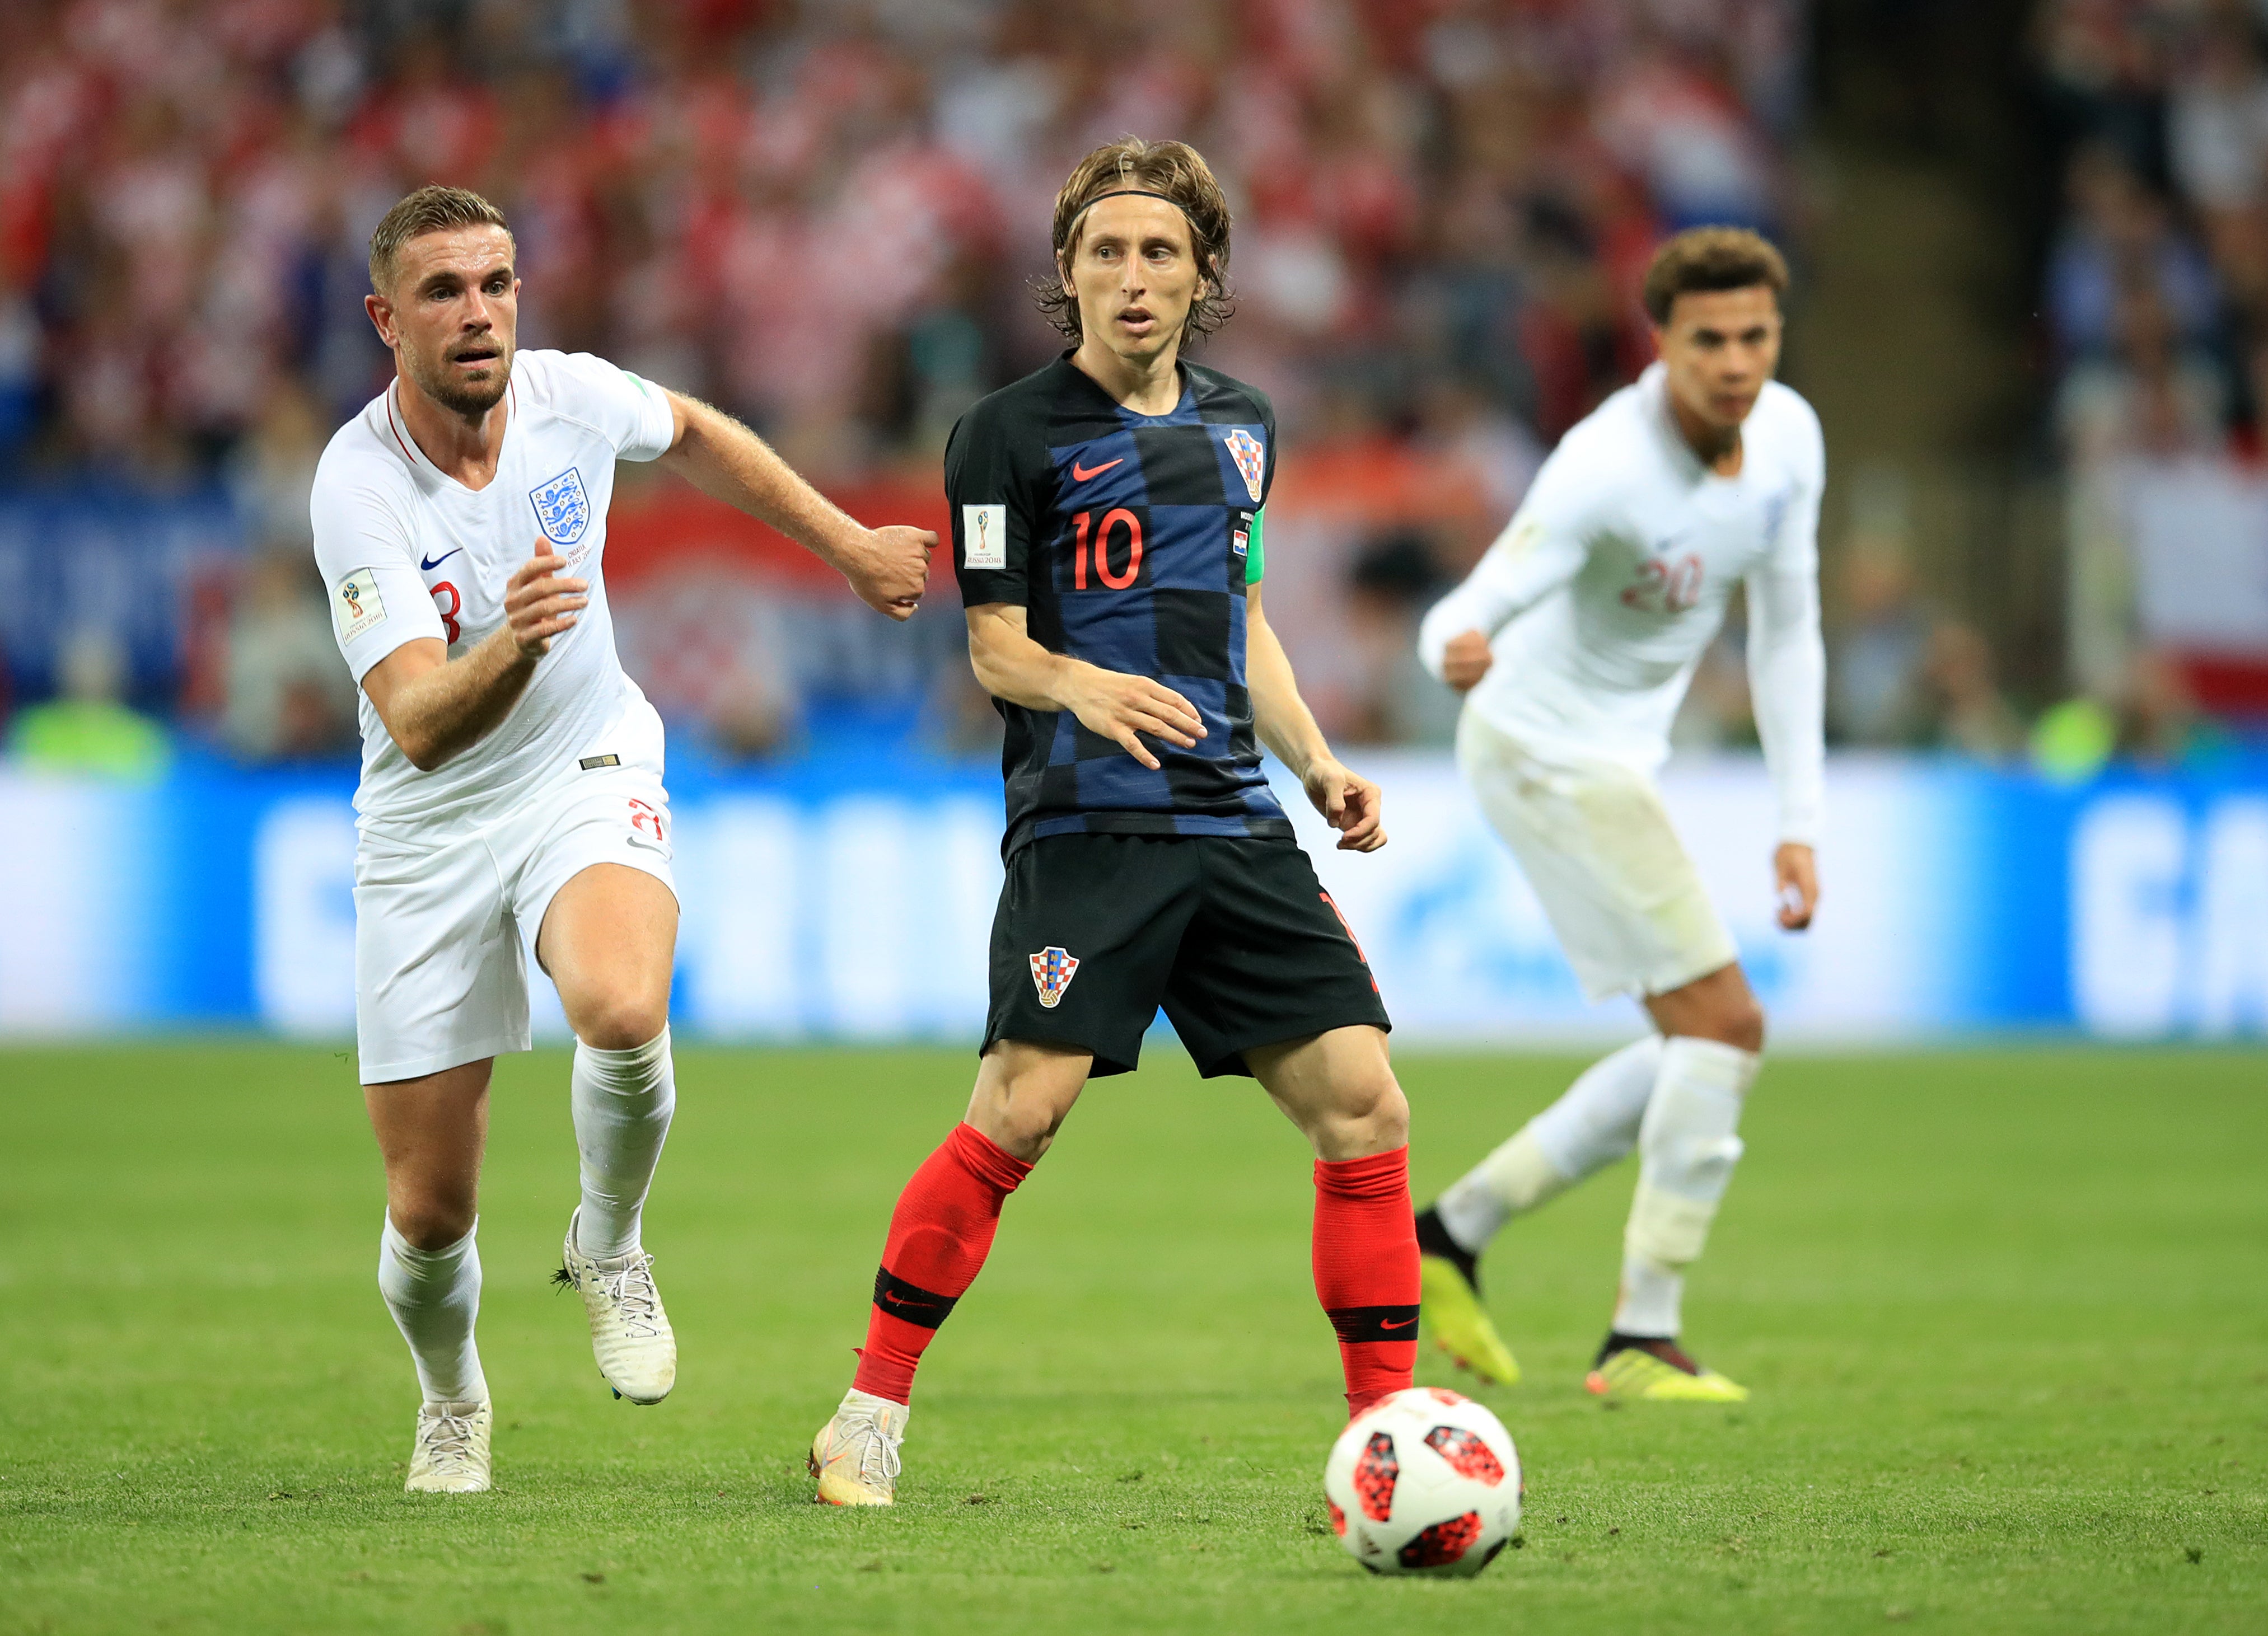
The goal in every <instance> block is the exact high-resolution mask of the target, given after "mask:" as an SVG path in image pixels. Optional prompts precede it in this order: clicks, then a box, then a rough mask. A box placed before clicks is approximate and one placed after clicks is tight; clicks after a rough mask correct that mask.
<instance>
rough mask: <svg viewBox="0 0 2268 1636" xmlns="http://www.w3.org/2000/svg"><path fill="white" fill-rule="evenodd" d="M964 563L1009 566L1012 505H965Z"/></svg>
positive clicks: (963, 530)
mask: <svg viewBox="0 0 2268 1636" xmlns="http://www.w3.org/2000/svg"><path fill="white" fill-rule="evenodd" d="M1007 566H1008V508H1007V507H1006V506H1005V505H965V506H963V507H961V567H963V568H989V569H1005V568H1006V567H1007Z"/></svg>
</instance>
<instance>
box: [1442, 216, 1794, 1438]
mask: <svg viewBox="0 0 2268 1636" xmlns="http://www.w3.org/2000/svg"><path fill="white" fill-rule="evenodd" d="M1786 288H1787V268H1786V263H1785V262H1784V261H1783V260H1781V258H1780V255H1779V253H1778V251H1776V250H1774V249H1773V248H1772V247H1771V245H1769V244H1767V243H1766V242H1765V241H1764V239H1762V238H1758V237H1757V236H1756V234H1754V233H1750V232H1747V231H1738V230H1734V229H1730V228H1701V229H1696V230H1695V231H1690V232H1687V233H1683V234H1681V235H1679V236H1678V237H1677V238H1673V239H1672V240H1670V242H1669V243H1668V245H1666V246H1663V247H1662V249H1661V253H1659V254H1658V255H1657V256H1656V258H1655V259H1654V261H1653V266H1652V267H1651V268H1649V269H1648V271H1647V275H1646V312H1647V315H1648V316H1649V317H1650V318H1651V319H1653V325H1654V338H1655V342H1656V345H1657V347H1658V348H1659V351H1660V353H1661V360H1660V362H1658V363H1655V364H1653V366H1652V367H1651V368H1649V369H1648V370H1646V373H1645V375H1644V376H1642V377H1641V378H1639V380H1638V383H1637V384H1636V385H1632V386H1629V387H1626V388H1624V390H1623V391H1621V392H1616V394H1615V395H1614V396H1613V397H1612V398H1610V399H1609V400H1607V401H1606V402H1605V403H1604V404H1602V405H1601V406H1600V407H1599V408H1598V409H1597V411H1596V412H1595V413H1594V414H1593V415H1590V416H1589V418H1587V420H1585V421H1584V422H1582V423H1581V424H1580V425H1579V426H1577V427H1575V428H1574V429H1572V431H1570V432H1569V433H1568V434H1567V436H1566V437H1565V439H1563V440H1562V441H1561V443H1560V444H1559V447H1558V448H1557V450H1556V451H1553V453H1552V455H1551V458H1550V459H1549V460H1548V461H1546V462H1545V463H1544V466H1543V470H1542V471H1541V472H1539V473H1537V474H1536V479H1535V486H1534V487H1533V488H1531V489H1530V490H1529V492H1528V497H1527V499H1526V500H1525V501H1524V502H1523V503H1521V507H1520V510H1519V512H1518V513H1517V514H1516V515H1515V516H1514V517H1513V519H1512V522H1511V524H1510V525H1508V526H1507V527H1506V530H1505V532H1504V533H1503V535H1502V536H1501V537H1500V538H1499V539H1498V540H1497V542H1496V544H1495V545H1494V546H1492V547H1491V548H1490V550H1489V552H1488V554H1487V555H1485V556H1484V558H1482V560H1481V561H1480V564H1479V565H1478V566H1477V567H1476V568H1475V569H1474V570H1473V572H1472V574H1471V576H1469V578H1468V579H1467V580H1466V581H1465V583H1463V584H1462V585H1461V586H1459V587H1458V588H1457V589H1456V590H1455V591H1452V592H1451V593H1450V594H1449V595H1448V596H1447V598H1444V599H1443V600H1442V601H1441V602H1440V605H1437V606H1436V607H1434V608H1433V610H1432V612H1431V613H1428V614H1427V615H1426V616H1425V623H1424V625H1423V627H1422V628H1421V630H1420V633H1419V637H1418V645H1419V649H1420V653H1421V656H1422V657H1423V658H1424V660H1425V664H1426V666H1427V667H1428V668H1429V669H1430V670H1432V672H1433V673H1434V674H1435V675H1437V676H1439V677H1440V678H1442V679H1444V680H1445V681H1447V682H1448V683H1449V684H1450V686H1454V687H1456V688H1458V689H1459V690H1461V691H1463V692H1465V693H1467V695H1468V696H1467V701H1466V705H1465V709H1464V714H1463V717H1462V721H1461V723H1459V727H1458V731H1457V759H1458V762H1459V765H1460V766H1461V767H1462V768H1463V770H1464V774H1465V776H1466V778H1467V780H1468V781H1469V782H1470V783H1471V784H1472V787H1473V789H1474V792H1475V793H1476V795H1477V796H1479V797H1480V801H1481V804H1482V806H1483V808H1484V810H1485V811H1486V812H1487V813H1488V816H1489V818H1490V821H1491V823H1493V824H1494V825H1496V827H1497V830H1498V831H1499V833H1501V834H1502V835H1503V837H1504V839H1505V840H1506V843H1507V844H1509V845H1510V847H1512V849H1513V854H1514V855H1516V856H1517V857H1518V858H1519V860H1520V862H1521V868H1522V869H1523V870H1524V871H1525V872H1526V874H1527V876H1528V881H1529V882H1530V884H1532V885H1533V886H1534V887H1535V895H1536V896H1537V898H1538V899H1541V900H1542V902H1543V908H1544V912H1545V913H1546V914H1548V915H1549V916H1550V921H1551V924H1552V928H1553V930H1554V931H1555V932H1557V935H1558V937H1559V941H1560V943H1561V945H1562V947H1564V948H1565V950H1566V952H1567V956H1568V958H1569V959H1570V961H1571V962H1572V964H1573V965H1574V968H1575V974H1576V976H1577V978H1578V979H1580V982H1581V983H1582V986H1583V990H1584V992H1585V993H1586V994H1587V995H1588V996H1589V997H1590V998H1592V999H1593V1000H1601V999H1604V998H1605V997H1606V996H1608V995H1609V994H1634V995H1636V996H1637V997H1638V1000H1639V1001H1641V1002H1642V1003H1643V1004H1644V1005H1645V1007H1646V1010H1647V1012H1648V1013H1649V1014H1650V1015H1651V1016H1652V1018H1653V1024H1654V1027H1655V1029H1656V1030H1657V1031H1658V1032H1657V1033H1655V1034H1653V1035H1650V1036H1649V1037H1647V1038H1645V1039H1642V1040H1640V1041H1638V1043H1637V1044H1635V1045H1629V1046H1625V1047H1624V1049H1623V1050H1621V1051H1618V1052H1616V1053H1614V1055H1612V1056H1610V1057H1608V1058H1607V1059H1606V1060H1604V1061H1602V1062H1599V1063H1597V1064H1595V1065H1594V1067H1592V1068H1591V1069H1590V1070H1589V1071H1588V1072H1587V1073H1586V1074H1584V1075H1582V1077H1581V1078H1580V1079H1578V1080H1577V1081H1576V1082H1575V1083H1574V1085H1573V1087H1572V1089H1569V1090H1568V1091H1567V1093H1566V1094H1565V1096H1563V1097H1560V1098H1559V1100H1558V1101H1557V1102H1556V1103H1554V1104H1552V1105H1551V1106H1550V1108H1548V1109H1546V1110H1545V1111H1543V1112H1542V1113H1540V1114H1538V1115H1537V1116H1536V1117H1535V1119H1531V1120H1529V1121H1528V1124H1527V1126H1525V1127H1523V1128H1522V1129H1521V1131H1520V1132H1519V1133H1518V1134H1516V1135H1514V1136H1513V1138H1512V1139H1511V1140H1510V1141H1507V1142H1506V1143H1505V1144H1504V1145H1503V1146H1502V1147H1500V1148H1498V1149H1497V1150H1496V1151H1495V1152H1493V1153H1491V1155H1489V1156H1488V1157H1487V1158H1486V1159H1484V1160H1483V1161H1482V1162H1481V1163H1480V1164H1479V1165H1478V1166H1477V1167H1476V1169H1474V1170H1472V1171H1471V1172H1470V1173H1469V1174H1468V1175H1466V1176H1465V1177H1463V1178H1462V1179H1461V1180H1459V1181H1458V1182H1457V1183H1456V1184H1455V1185H1453V1186H1452V1187H1450V1188H1449V1189H1448V1191H1447V1192H1444V1193H1443V1194H1442V1195H1441V1197H1440V1199H1439V1200H1438V1201H1437V1202H1436V1203H1435V1204H1434V1205H1432V1207H1429V1208H1428V1209H1426V1210H1425V1211H1424V1212H1422V1213H1421V1214H1419V1216H1418V1244H1419V1248H1420V1250H1421V1251H1422V1253H1423V1256H1424V1260H1423V1263H1422V1266H1423V1273H1424V1317H1425V1323H1426V1324H1427V1325H1428V1327H1430V1329H1431V1330H1432V1333H1433V1336H1434V1339H1436V1340H1437V1341H1438V1342H1440V1344H1441V1345H1442V1346H1444V1347H1445V1348H1446V1349H1447V1350H1448V1351H1449V1352H1450V1353H1452V1354H1454V1356H1455V1357H1456V1358H1457V1360H1458V1361H1460V1362H1462V1363H1463V1364H1465V1365H1466V1366H1467V1367H1468V1368H1472V1369H1473V1370H1474V1371H1476V1373H1478V1374H1480V1375H1482V1376H1485V1377H1488V1378H1493V1379H1497V1380H1501V1381H1507V1382H1508V1381H1511V1380H1513V1379H1516V1378H1517V1377H1518V1375H1519V1369H1518V1366H1517V1365H1516V1364H1515V1363H1514V1362H1513V1358H1512V1354H1511V1353H1510V1352H1509V1350H1508V1349H1507V1348H1506V1346H1505V1345H1504V1343H1503V1341H1502V1339H1499V1336H1498V1334H1497V1332H1496V1331H1495V1329H1494V1327H1493V1326H1492V1325H1491V1324H1490V1322H1489V1319H1488V1317H1487V1315H1486V1313H1485V1312H1484V1310H1482V1308H1481V1305H1480V1302H1479V1299H1478V1297H1479V1282H1478V1276H1477V1266H1476V1263H1477V1260H1478V1258H1479V1256H1480V1253H1481V1251H1482V1250H1483V1249H1484V1247H1485V1246H1486V1245H1487V1244H1488V1242H1489V1240H1490V1238H1491V1236H1493V1235H1494V1234H1495V1233H1496V1231H1497V1229H1499V1228H1500V1227H1501V1226H1502V1225H1503V1224H1504V1223H1505V1221H1507V1220H1508V1219H1510V1218H1511V1217H1512V1216H1514V1215H1517V1214H1521V1213H1522V1212H1524V1211H1528V1210H1532V1209H1534V1208H1535V1207H1536V1206H1538V1205H1540V1204H1543V1202H1544V1201H1545V1200H1547V1199H1551V1198H1554V1197H1556V1196H1557V1194H1559V1193H1560V1192H1564V1191H1565V1190H1566V1189H1567V1188H1568V1187H1569V1186H1571V1185H1573V1184H1574V1183H1576V1182H1578V1181H1580V1180H1581V1179H1582V1178H1583V1177H1586V1176H1587V1175H1589V1174H1590V1173H1591V1172H1593V1171H1594V1170H1598V1169H1600V1168H1601V1167H1602V1166H1603V1165H1607V1164H1610V1163H1613V1162H1614V1161H1616V1159H1619V1158H1621V1157H1622V1156H1623V1155H1624V1154H1626V1153H1628V1152H1629V1151H1630V1150H1631V1148H1633V1147H1635V1148H1638V1155H1639V1171H1638V1192H1637V1196H1636V1198H1635V1199H1633V1200H1632V1201H1631V1214H1630V1223H1629V1226H1628V1229H1626V1231H1625V1233H1624V1248H1623V1280H1622V1292H1621V1297H1620V1300H1619V1302H1617V1304H1616V1309H1615V1317H1614V1324H1613V1328H1612V1331H1611V1332H1609V1335H1608V1337H1607V1339H1606V1343H1605V1345H1604V1346H1602V1347H1601V1348H1600V1350H1599V1355H1598V1359H1597V1361H1596V1362H1595V1363H1594V1365H1593V1367H1592V1369H1591V1372H1590V1375H1589V1376H1588V1378H1587V1384H1588V1386H1589V1387H1590V1390H1593V1391H1594V1392H1597V1393H1600V1394H1601V1395H1603V1396H1616V1397H1622V1396H1628V1397H1642V1398H1667V1399H1675V1398H1684V1399H1703V1400H1711V1401H1730V1400H1736V1399H1739V1398H1745V1397H1746V1396H1747V1395H1748V1393H1747V1391H1746V1390H1745V1389H1744V1388H1742V1387H1740V1386H1737V1385H1735V1384H1734V1383H1732V1382H1731V1381H1729V1380H1727V1379H1726V1378H1725V1377H1724V1376H1722V1375H1719V1374H1718V1373H1716V1372H1715V1371H1713V1370H1707V1369H1703V1368H1700V1367H1699V1366H1698V1365H1697V1364H1696V1363H1694V1362H1693V1361H1692V1360H1691V1359H1690V1357H1689V1356H1688V1355H1687V1354H1685V1352H1684V1351H1683V1349H1682V1348H1681V1347H1680V1346H1679V1345H1678V1344H1677V1342H1678V1332H1679V1328H1680V1313H1679V1304H1680V1301H1681V1298H1682V1296H1683V1289H1684V1270H1685V1268H1686V1267H1687V1266H1690V1264H1691V1263H1692V1262H1693V1261H1694V1260H1695V1259H1696V1258H1698V1257H1699V1255H1700V1253H1701V1250H1702V1246H1703V1244H1704V1243H1705V1241H1706V1239H1707V1237H1708V1233H1709V1226H1710V1223H1711V1221H1712V1220H1713V1218H1714V1217H1715V1215H1716V1213H1717V1207H1718V1203H1719V1200H1720V1199H1722V1198H1723V1197H1724V1193H1725V1189H1726V1185H1727V1183H1728V1182H1730V1180H1731V1179H1732V1174H1733V1167H1734V1163H1736V1162H1737V1161H1738V1160H1739V1158H1740V1156H1741V1141H1740V1137H1739V1136H1738V1134H1737V1131H1738V1127H1739V1125H1740V1117H1741V1106H1742V1100H1743V1098H1744V1097H1746V1095H1747V1093H1748V1089H1749V1085H1750V1084H1751V1083H1752V1082H1754V1080H1755V1078H1756V1065H1757V1060H1758V1053H1760V1052H1761V1051H1762V1050H1763V1048H1764V1012H1763V1009H1761V1008H1760V1007H1759V1006H1758V1005H1757V1003H1756V996H1755V995H1754V994H1752V993H1751V992H1750V991H1749V984H1748V979H1746V977H1745V976H1743V975H1742V971H1741V966H1740V963H1739V960H1738V957H1737V954H1736V951H1735V950H1734V944H1733V939H1732V937H1731V935H1730V934H1729V933H1728V932H1727V930H1726V928H1725V924H1724V922H1723V921H1722V920H1721V919H1719V916H1718V913H1717V911H1716V908H1715V907H1714V906H1713V905H1712V904H1711V903H1710V901H1709V899H1708V897H1707V896H1706V895H1705V892H1704V891H1703V890H1702V886H1701V881H1700V877H1698V875H1697V874H1696V872H1695V870H1694V868H1693V864H1692V862H1691V861H1690V859H1689V858H1688V856H1687V855H1686V853H1685V849H1684V847H1683V846H1682V845H1681V844H1680V843H1679V841H1678V839H1677V836H1676V834H1675V832H1674V831H1673V830H1672V829H1671V827H1670V825H1669V819H1668V814H1667V813H1666V812H1665V811H1664V810H1663V808H1662V804H1661V797H1660V796H1658V795H1657V794H1656V792H1655V789H1654V784H1653V773H1654V771H1655V770H1656V769H1657V768H1658V767H1660V766H1661V762H1662V760H1663V759H1664V758H1665V757H1666V756H1667V755H1668V733H1669V724H1670V720H1671V718H1672V717H1673V716H1674V715H1675V714H1676V712H1677V707H1678V704H1679V702H1680V701H1682V700H1683V697H1684V695H1685V689H1686V686H1687V684H1688V683H1689V682H1690V680H1691V679H1692V675H1693V671H1694V667H1695V665H1696V664H1697V663H1698V662H1699V660H1700V657H1701V655H1702V652H1703V650H1704V649H1705V648H1707V646H1708V645H1709V643H1710V642H1712V640H1713V639H1714V638H1715V636H1716V634H1717V630H1718V627H1719V625H1720V624H1721V623H1722V621H1723V619H1724V613H1725V605H1726V601H1727V598H1729V597H1730V595H1731V593H1732V590H1733V587H1734V584H1735V583H1746V585H1747V587H1748V606H1749V684H1750V692H1751V693H1752V695H1753V698H1754V701H1755V708H1756V730H1757V735H1758V737H1760V738H1761V739H1762V740H1763V743H1764V757H1765V760H1766V761H1767V763H1768V764H1769V766H1770V767H1771V776H1772V781H1773V783H1774V785H1775V787H1776V789H1777V791H1778V803H1779V835H1778V849H1777V851H1776V853H1775V854H1774V858H1773V869H1774V872H1775V877H1776V880H1777V884H1778V892H1779V895H1780V908H1779V921H1780V924H1781V925H1782V926H1783V927H1785V928H1787V929H1788V930H1790V931H1800V930H1802V929H1803V928H1805V927H1807V926H1808V925H1809V924H1810V922H1811V916H1812V911H1813V909H1814V907H1815V906H1816V904H1817V901H1818V896H1819V888H1818V877H1817V874H1816V870H1815V862H1814V857H1813V847H1815V844H1816V843H1817V840H1818V833H1819V823H1820V799H1821V767H1822V763H1823V746H1822V737H1821V717H1822V706H1823V686H1824V682H1825V672H1826V664H1825V659H1824V657H1823V649H1822V646H1821V642H1820V635H1819V583H1818V580H1819V574H1818V547H1817V534H1818V525H1819V499H1820V491H1821V489H1822V488H1823V484H1824V481H1825V477H1826V453H1825V449H1824V446H1823V443H1822V440H1821V437H1820V432H1819V420H1818V417H1817V416H1816V415H1814V414H1813V413H1812V410H1811V407H1810V406H1809V405H1808V404H1807V403H1806V402H1804V400H1802V399H1801V398H1800V397H1798V396H1797V395H1796V394H1795V393H1794V392H1792V391H1790V390H1789V389H1788V388H1787V387H1786V386H1783V385H1778V384H1777V383H1776V382H1774V381H1773V380H1772V378H1771V376H1772V372H1773V370H1774V369H1775V368H1776V367H1777V365H1778V361H1779V347H1780V310H1779V297H1780V296H1781V294H1782V293H1783V292H1784V291H1785V290H1786Z"/></svg>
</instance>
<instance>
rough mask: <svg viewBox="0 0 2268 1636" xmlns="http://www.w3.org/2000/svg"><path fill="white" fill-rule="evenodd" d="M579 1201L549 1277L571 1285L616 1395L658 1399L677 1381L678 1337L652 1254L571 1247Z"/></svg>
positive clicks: (601, 1369) (602, 1370)
mask: <svg viewBox="0 0 2268 1636" xmlns="http://www.w3.org/2000/svg"><path fill="white" fill-rule="evenodd" d="M582 1214H583V1211H582V1207H581V1206H579V1205H578V1206H577V1207H576V1210H575V1214H573V1215H571V1216H569V1217H568V1218H567V1244H566V1247H565V1250H564V1251H563V1254H564V1258H565V1265H563V1266H561V1267H560V1269H559V1270H558V1271H557V1272H556V1273H553V1274H552V1281H553V1282H555V1283H560V1284H572V1285H573V1286H574V1287H575V1289H576V1293H578V1295H581V1296H582V1297H583V1310H584V1312H585V1314H586V1315H587V1316H588V1317H589V1318H590V1320H591V1351H592V1352H593V1354H595V1355H596V1356H597V1358H598V1360H599V1373H600V1374H601V1375H603V1376H606V1377H607V1384H608V1385H609V1386H611V1387H613V1388H614V1389H615V1397H617V1398H629V1399H630V1401H631V1402H632V1403H659V1402H660V1401H661V1400H662V1399H663V1398H666V1397H668V1396H669V1389H670V1388H671V1387H673V1386H674V1385H676V1384H677V1337H676V1335H675V1334H674V1332H672V1331H671V1330H670V1327H669V1315H668V1314H667V1313H666V1312H664V1311H663V1310H661V1292H660V1291H659V1290H658V1289H656V1288H654V1284H653V1258H652V1256H650V1255H648V1254H646V1253H645V1251H643V1250H633V1251H630V1253H628V1254H627V1255H619V1256H608V1257H606V1258H603V1259H601V1258H597V1257H593V1256H586V1255H585V1254H584V1253H583V1252H582V1251H580V1250H578V1249H577V1248H576V1247H575V1223H576V1221H578V1220H579V1219H580V1218H581V1216H582Z"/></svg>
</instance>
